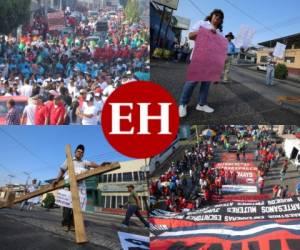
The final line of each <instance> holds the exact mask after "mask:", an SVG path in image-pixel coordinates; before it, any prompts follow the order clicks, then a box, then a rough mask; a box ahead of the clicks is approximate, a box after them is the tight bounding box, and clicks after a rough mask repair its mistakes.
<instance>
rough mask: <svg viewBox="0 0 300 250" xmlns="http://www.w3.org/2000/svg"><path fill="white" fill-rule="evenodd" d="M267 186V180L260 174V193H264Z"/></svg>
mask: <svg viewBox="0 0 300 250" xmlns="http://www.w3.org/2000/svg"><path fill="white" fill-rule="evenodd" d="M264 186H265V180H264V177H262V176H260V177H258V188H259V193H260V194H262V193H263V190H264Z"/></svg>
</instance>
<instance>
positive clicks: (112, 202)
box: [111, 196, 116, 208]
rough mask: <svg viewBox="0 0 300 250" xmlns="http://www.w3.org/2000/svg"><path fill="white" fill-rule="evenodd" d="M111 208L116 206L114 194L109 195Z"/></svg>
mask: <svg viewBox="0 0 300 250" xmlns="http://www.w3.org/2000/svg"><path fill="white" fill-rule="evenodd" d="M111 208H116V196H112V197H111Z"/></svg>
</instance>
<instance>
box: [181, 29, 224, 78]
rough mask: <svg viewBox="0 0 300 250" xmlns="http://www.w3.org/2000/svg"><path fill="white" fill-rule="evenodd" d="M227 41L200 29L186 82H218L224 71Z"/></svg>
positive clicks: (209, 31)
mask: <svg viewBox="0 0 300 250" xmlns="http://www.w3.org/2000/svg"><path fill="white" fill-rule="evenodd" d="M227 45H228V41H227V40H226V39H225V38H224V37H222V36H221V35H219V34H214V33H213V32H212V31H211V30H208V29H205V28H202V27H201V28H200V29H199V32H198V35H197V39H196V43H195V48H194V51H193V56H192V59H191V63H190V65H189V67H188V70H187V78H186V79H187V81H214V82H215V81H219V80H220V78H221V75H222V72H223V70H224V64H225V59H226V56H227Z"/></svg>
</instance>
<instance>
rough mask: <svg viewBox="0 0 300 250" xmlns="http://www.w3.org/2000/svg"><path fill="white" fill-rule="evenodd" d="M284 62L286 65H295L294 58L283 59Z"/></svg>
mask: <svg viewBox="0 0 300 250" xmlns="http://www.w3.org/2000/svg"><path fill="white" fill-rule="evenodd" d="M284 61H285V62H286V63H295V57H285V58H284Z"/></svg>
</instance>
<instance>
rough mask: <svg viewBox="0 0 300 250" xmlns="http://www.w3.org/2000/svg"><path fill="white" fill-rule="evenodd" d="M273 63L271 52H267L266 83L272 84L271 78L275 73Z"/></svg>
mask: <svg viewBox="0 0 300 250" xmlns="http://www.w3.org/2000/svg"><path fill="white" fill-rule="evenodd" d="M275 64H276V62H274V61H273V52H269V55H268V56H267V75H266V85H267V86H273V85H274V84H273V79H274V75H275Z"/></svg>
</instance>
